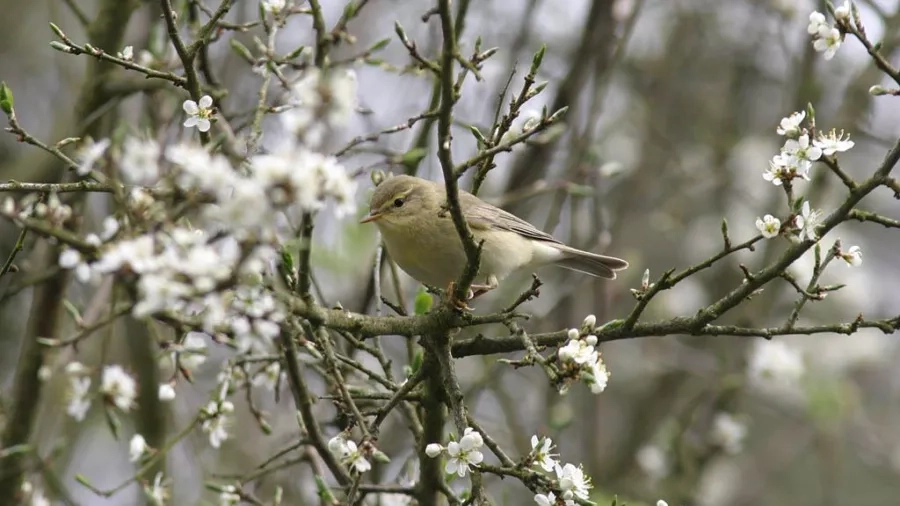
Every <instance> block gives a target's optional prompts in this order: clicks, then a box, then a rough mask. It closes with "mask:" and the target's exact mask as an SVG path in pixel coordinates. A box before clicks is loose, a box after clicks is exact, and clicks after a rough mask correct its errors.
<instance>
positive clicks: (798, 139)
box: [763, 111, 854, 186]
mask: <svg viewBox="0 0 900 506" xmlns="http://www.w3.org/2000/svg"><path fill="white" fill-rule="evenodd" d="M805 119H806V112H805V111H799V112H794V113H792V114H791V115H790V116H788V117H786V118H782V120H781V122H780V123H779V124H778V127H777V128H776V132H777V133H778V135H782V136H784V137H785V138H786V140H785V142H784V145H783V146H782V147H781V150H780V152H779V153H778V154H777V155H775V156H774V157H772V160H771V161H770V162H769V169H768V170H766V171H765V172H764V173H763V179H765V180H766V181H771V182H772V184H774V185H776V186H781V185H782V184H784V183H786V182H788V181H791V180H793V179H797V178H800V179H805V180H807V181H809V171H810V169H811V168H812V164H813V162H815V161H817V160H819V159H820V158H822V156H823V155H825V156H833V155H834V154H835V153H838V152H843V151H847V150H849V149H850V148H852V147H853V145H854V142H853V141H851V140H850V139H849V136H848V138H846V139H845V138H844V132H843V131H841V132H837V131H836V130H831V131H830V132H827V133H823V132H821V131H819V132H818V134H817V135H813V133H812V130H813V129H812V125H808V126H804V125H803V122H804V120H805ZM810 121H812V118H810Z"/></svg>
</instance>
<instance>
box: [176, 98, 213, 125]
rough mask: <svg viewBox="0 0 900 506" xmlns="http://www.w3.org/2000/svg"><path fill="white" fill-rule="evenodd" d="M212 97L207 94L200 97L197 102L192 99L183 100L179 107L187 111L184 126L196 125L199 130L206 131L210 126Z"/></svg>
mask: <svg viewBox="0 0 900 506" xmlns="http://www.w3.org/2000/svg"><path fill="white" fill-rule="evenodd" d="M212 105H213V99H212V97H210V96H209V95H203V96H202V97H200V101H199V102H194V101H193V100H185V101H184V103H183V104H182V105H181V107H182V108H183V109H184V112H186V113H187V115H188V119H186V120H184V126H185V127H186V128H191V127H197V130H200V131H201V132H208V131H209V127H210V122H209V118H211V117H212V115H213V112H214V110H213V109H212Z"/></svg>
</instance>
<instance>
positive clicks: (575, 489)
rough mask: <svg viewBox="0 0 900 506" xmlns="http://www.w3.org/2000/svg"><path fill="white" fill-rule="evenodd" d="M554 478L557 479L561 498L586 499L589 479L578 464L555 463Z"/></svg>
mask: <svg viewBox="0 0 900 506" xmlns="http://www.w3.org/2000/svg"><path fill="white" fill-rule="evenodd" d="M554 470H555V471H556V479H557V480H558V481H559V488H560V490H562V493H563V495H562V497H563V499H572V498H573V497H577V498H579V499H583V500H588V498H589V497H590V490H591V479H590V478H589V477H587V476H585V474H584V470H583V469H582V468H581V467H580V466H575V465H574V464H566V465H564V466H560V465H558V464H557V465H556V467H555V469H554Z"/></svg>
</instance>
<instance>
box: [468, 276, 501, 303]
mask: <svg viewBox="0 0 900 506" xmlns="http://www.w3.org/2000/svg"><path fill="white" fill-rule="evenodd" d="M498 286H500V282H499V281H497V276H494V275H493V274H491V275H490V276H489V277H488V279H487V284H484V285H472V290H473V291H474V293H473V294H472V296H471V297H469V300H472V299H474V298H475V297H480V296H482V295H484V294H486V293H488V292H490V291H491V290H493V289H495V288H497V287H498Z"/></svg>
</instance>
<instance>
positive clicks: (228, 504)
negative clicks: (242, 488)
mask: <svg viewBox="0 0 900 506" xmlns="http://www.w3.org/2000/svg"><path fill="white" fill-rule="evenodd" d="M240 503H241V494H240V493H239V491H238V489H237V487H235V486H234V485H226V486H224V487H222V490H221V491H220V492H219V506H237V505H238V504H240Z"/></svg>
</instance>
